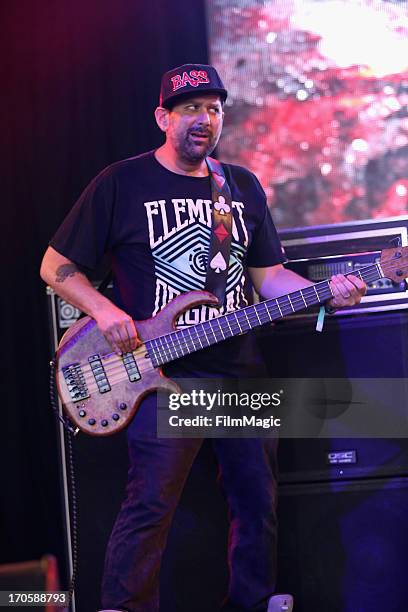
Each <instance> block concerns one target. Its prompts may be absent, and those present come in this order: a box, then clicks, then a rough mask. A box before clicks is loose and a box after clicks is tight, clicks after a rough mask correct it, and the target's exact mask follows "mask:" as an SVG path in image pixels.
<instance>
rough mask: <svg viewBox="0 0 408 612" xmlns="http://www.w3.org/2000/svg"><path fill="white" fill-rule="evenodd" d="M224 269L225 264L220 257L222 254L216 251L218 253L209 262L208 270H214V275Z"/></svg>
mask: <svg viewBox="0 0 408 612" xmlns="http://www.w3.org/2000/svg"><path fill="white" fill-rule="evenodd" d="M226 267H227V262H226V261H225V259H224V257H223V256H222V253H220V251H218V253H217V254H216V255H214V257H213V258H212V260H211V261H210V268H211V269H212V270H214V272H215V273H216V274H219V273H220V272H222V271H223V270H225V268H226Z"/></svg>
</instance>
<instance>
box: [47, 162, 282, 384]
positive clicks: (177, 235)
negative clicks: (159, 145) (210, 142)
mask: <svg viewBox="0 0 408 612" xmlns="http://www.w3.org/2000/svg"><path fill="white" fill-rule="evenodd" d="M223 168H224V172H225V176H226V178H227V181H228V183H229V186H230V189H231V196H232V209H233V236H232V242H231V253H230V263H229V272H228V279H227V288H226V297H225V302H224V306H223V307H222V308H221V309H217V308H212V307H208V306H204V305H203V306H198V307H196V308H192V309H191V310H189V311H187V313H185V314H184V315H182V316H181V317H180V318H179V320H178V326H179V327H184V326H187V325H192V324H196V323H201V322H203V321H206V320H208V319H209V318H213V317H214V316H217V315H219V314H222V313H224V312H226V311H227V310H228V311H229V310H235V309H237V308H242V307H245V306H247V305H248V304H249V303H251V297H252V295H251V294H252V292H251V285H250V281H249V277H248V275H247V272H246V266H252V267H266V266H271V265H275V264H277V263H281V262H282V261H284V258H283V256H282V250H281V246H280V242H279V238H278V236H277V233H276V229H275V226H274V224H273V221H272V219H271V216H270V214H269V211H268V208H267V206H266V198H265V194H264V192H263V190H262V188H261V186H260V184H259V182H258V180H257V178H256V177H255V176H254V175H253V174H252V173H250V172H249V171H248V170H245V169H244V168H242V167H239V166H232V165H229V164H223ZM211 202H212V200H211V186H210V179H209V177H203V178H201V177H191V176H185V175H180V174H175V173H174V172H171V171H169V170H167V169H166V168H164V167H163V166H162V165H161V164H160V163H159V162H158V161H157V160H156V158H155V156H154V152H153V151H152V152H149V153H145V154H143V155H140V156H137V157H133V158H130V159H127V160H124V161H120V162H117V163H115V164H112V165H111V166H109V167H108V168H106V169H105V170H103V171H102V172H101V173H100V174H99V175H98V176H97V177H96V178H95V179H94V180H93V181H92V182H91V183H90V184H89V185H88V187H87V188H86V189H85V190H84V192H83V193H82V195H81V196H80V198H79V200H78V201H77V203H76V204H75V206H74V207H73V209H72V210H71V212H70V213H69V214H68V216H67V217H66V219H65V221H64V223H63V224H62V225H61V227H60V228H59V230H58V231H57V233H56V234H55V236H54V237H53V239H52V240H51V242H50V244H51V246H52V247H53V248H54V249H55V250H56V251H58V252H59V253H61V254H62V255H64V256H65V257H67V258H68V259H71V260H72V261H74V262H75V263H77V264H79V265H80V266H82V267H84V268H87V269H90V270H91V269H94V268H95V267H96V266H97V265H98V264H99V263H100V261H101V259H102V257H103V256H104V254H105V253H107V252H108V253H110V255H111V258H112V269H113V274H114V292H115V301H116V303H117V304H118V305H119V306H120V307H121V308H123V309H124V310H125V311H126V312H127V313H129V314H130V315H131V316H132V317H133V318H134V319H139V320H140V319H146V318H149V317H151V316H154V315H156V314H157V313H158V312H159V311H160V310H161V309H162V308H163V307H164V306H165V305H166V304H168V303H169V302H170V301H171V300H172V299H173V298H174V297H175V296H176V295H179V294H180V293H182V292H185V291H189V290H192V289H203V288H204V285H205V276H206V262H207V255H208V249H209V241H210V235H211ZM254 358H255V355H254V343H253V339H252V338H251V334H247V336H246V337H244V336H240V337H238V338H233V339H230V340H227V341H225V342H222V343H220V344H219V345H217V346H212V347H209V348H207V349H203V350H202V351H199V352H198V353H195V354H192V355H189V356H188V357H185V358H183V359H179V360H178V361H177V362H176V364H175V366H176V367H175V369H177V368H178V369H180V371H182V372H183V373H186V374H191V375H197V374H198V373H199V374H201V375H205V374H208V375H217V374H218V375H221V374H222V375H231V376H236V375H241V376H242V375H243V374H245V373H246V366H247V365H248V364H250V363H251V362H253V360H254Z"/></svg>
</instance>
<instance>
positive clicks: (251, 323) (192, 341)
mask: <svg viewBox="0 0 408 612" xmlns="http://www.w3.org/2000/svg"><path fill="white" fill-rule="evenodd" d="M398 263H399V264H400V262H398ZM395 267H396V268H399V267H400V265H398V266H395ZM365 270H366V274H367V272H369V273H370V272H371V273H375V277H376V278H378V271H377V270H376V266H373V267H371V269H370V268H366V269H365ZM366 280H367V282H370V281H371V280H373V279H369V278H368V277H367V278H366ZM328 282H329V281H324V283H323V286H320V287H319V285H322V284H321V283H317V284H315V285H312V286H309V287H305V288H303V289H300V290H297V291H294V292H292V293H291V294H288V295H284V296H279V297H278V298H273V299H272V300H267V302H261V303H260V304H257V305H251V306H247V307H245V308H243V309H241V310H238V311H234V312H231V313H228V314H226V315H222V316H221V317H217V318H215V319H213V320H211V321H206V322H204V323H201V324H198V325H196V326H193V327H191V328H186V329H185V330H175V331H174V332H171V333H170V334H165V335H164V336H159V337H157V338H153V339H152V340H149V341H147V342H146V348H147V349H148V352H152V353H153V356H152V359H153V360H155V361H156V362H157V363H158V365H160V361H161V362H162V363H163V361H162V360H163V357H164V358H165V359H167V358H168V357H169V358H170V359H171V360H173V359H177V358H178V357H179V355H178V352H179V351H180V350H181V351H182V352H183V351H186V350H188V349H189V348H192V349H194V350H197V349H200V348H204V347H208V346H211V345H213V344H216V343H218V342H219V341H222V340H224V339H227V338H229V337H231V336H233V335H235V333H231V332H233V331H235V332H236V333H240V332H241V329H242V331H249V330H250V329H252V328H253V327H256V326H260V325H263V324H265V323H268V322H269V321H270V320H271V318H270V315H271V310H275V311H276V310H277V309H278V310H279V311H281V310H282V311H283V312H282V315H283V316H284V315H286V314H290V313H292V312H293V311H294V309H293V308H292V306H289V305H288V304H283V303H279V300H282V299H285V298H287V299H288V302H289V303H290V304H292V305H293V306H295V308H296V310H298V306H299V305H300V308H299V309H302V308H306V306H309V305H310V306H311V305H312V304H309V305H308V304H306V306H305V302H307V300H308V298H309V296H308V295H306V294H305V293H306V292H309V293H310V296H311V295H313V297H314V301H313V303H314V304H315V303H316V301H315V298H316V297H317V296H318V297H319V298H320V297H322V298H323V297H326V296H323V295H322V296H319V295H318V292H319V290H320V291H321V290H324V291H326V292H327V290H329V291H330V289H329V288H328ZM315 288H316V291H315ZM330 295H331V292H330ZM289 296H292V299H290V298H289ZM328 297H330V296H328ZM304 298H305V299H304ZM268 302H272V303H270V304H268ZM275 302H276V303H275ZM278 304H279V306H280V309H279V307H278ZM261 306H264V308H265V310H264V312H259V308H260V307H261ZM285 309H287V312H285ZM243 311H246V312H243ZM273 314H275V313H273ZM248 315H249V316H248ZM265 315H267V318H266V319H265V320H262V318H264V317H265ZM232 317H235V321H232V320H231V319H232ZM276 318H279V316H278V317H276ZM220 319H222V320H223V322H225V321H226V322H228V323H230V322H231V323H232V325H235V326H238V329H236V330H232V329H231V325H229V327H230V329H229V330H227V329H226V328H225V329H224V330H222V326H221V321H220ZM228 319H230V320H231V321H229V320H228ZM239 319H240V320H239ZM245 319H247V321H245ZM214 322H216V323H217V324H218V326H219V329H218V330H217V329H215V330H214V329H213V325H214ZM240 323H241V324H242V325H240ZM200 328H201V331H202V333H201V334H200V333H199V329H200ZM206 331H207V332H210V333H211V334H212V335H213V336H214V339H212V338H208V335H207V334H206ZM223 331H224V332H226V333H227V335H225V334H224V333H223ZM185 333H188V334H189V337H188V338H187V337H186V336H185ZM192 333H195V337H192ZM217 333H218V334H221V336H219V337H218V336H217ZM173 337H176V338H177V340H178V345H176V344H174V341H173ZM180 338H181V340H180ZM159 340H160V342H161V344H162V346H159V345H158V341H159ZM201 340H203V342H201ZM197 341H198V342H199V343H200V346H197ZM164 342H165V344H164ZM153 343H154V344H153ZM203 344H204V346H203ZM148 345H149V346H148ZM157 353H158V354H157ZM173 353H175V355H174V354H173ZM110 355H113V356H114V358H116V359H115V363H114V364H109V361H110V360H111V357H110V356H109V357H108V359H106V357H105V358H104V369H105V373H106V374H108V373H109V375H110V377H111V378H112V376H114V375H115V373H116V372H115V371H116V370H118V372H120V373H121V376H120V379H123V378H124V379H125V378H126V376H127V372H126V375H125V371H123V370H125V368H124V364H123V361H122V360H121V359H120V358H119V357H117V356H116V355H115V354H113V353H111V354H110ZM117 360H118V361H117ZM148 369H150V368H149V367H147V368H145V367H139V371H140V372H141V373H143V372H145V371H146V370H148ZM84 376H85V380H86V381H88V386H89V385H91V386H92V387H94V388H95V389H98V387H97V384H96V382H94V381H95V379H94V376H93V373H92V370H91V368H90V367H89V366H88V367H87V368H86V371H85V374H84Z"/></svg>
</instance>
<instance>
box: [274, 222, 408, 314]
mask: <svg viewBox="0 0 408 612" xmlns="http://www.w3.org/2000/svg"><path fill="white" fill-rule="evenodd" d="M279 236H280V239H281V242H282V246H283V247H284V249H285V253H286V257H287V258H288V263H287V264H285V267H287V268H289V269H290V270H293V271H294V272H297V273H298V274H301V275H302V276H304V277H306V278H308V279H309V280H311V281H312V282H316V283H317V282H319V281H321V280H324V279H326V278H329V277H330V276H332V275H333V274H347V273H350V272H358V270H359V269H360V268H362V267H364V266H369V265H372V264H375V263H377V262H379V261H380V254H381V250H382V249H385V248H390V247H397V246H406V245H407V244H408V216H407V215H404V216H401V217H393V218H389V219H381V220H371V221H355V222H352V223H338V224H335V225H319V226H310V227H304V228H292V229H286V230H280V232H279ZM407 307H408V287H407V284H406V281H405V280H403V281H402V282H400V283H394V282H392V281H391V280H389V279H385V278H383V279H380V280H377V281H375V282H374V283H371V284H370V285H369V286H368V290H367V295H366V296H365V297H363V299H362V300H361V303H360V304H359V305H358V306H353V307H352V308H349V309H342V310H341V311H340V313H339V314H341V315H344V314H354V313H356V312H361V311H365V312H378V311H384V310H399V309H402V308H407ZM301 316H305V315H301ZM306 316H309V315H306Z"/></svg>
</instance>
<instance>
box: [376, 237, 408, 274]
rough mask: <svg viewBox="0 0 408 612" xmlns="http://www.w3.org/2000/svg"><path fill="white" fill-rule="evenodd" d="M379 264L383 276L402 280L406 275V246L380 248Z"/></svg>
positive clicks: (407, 259) (407, 272) (407, 249)
mask: <svg viewBox="0 0 408 612" xmlns="http://www.w3.org/2000/svg"><path fill="white" fill-rule="evenodd" d="M380 265H381V269H382V271H383V272H384V276H385V278H389V279H390V280H393V281H394V282H395V283H400V282H401V281H403V280H404V278H407V277H408V246H405V247H398V248H394V249H384V250H382V251H381V260H380Z"/></svg>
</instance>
